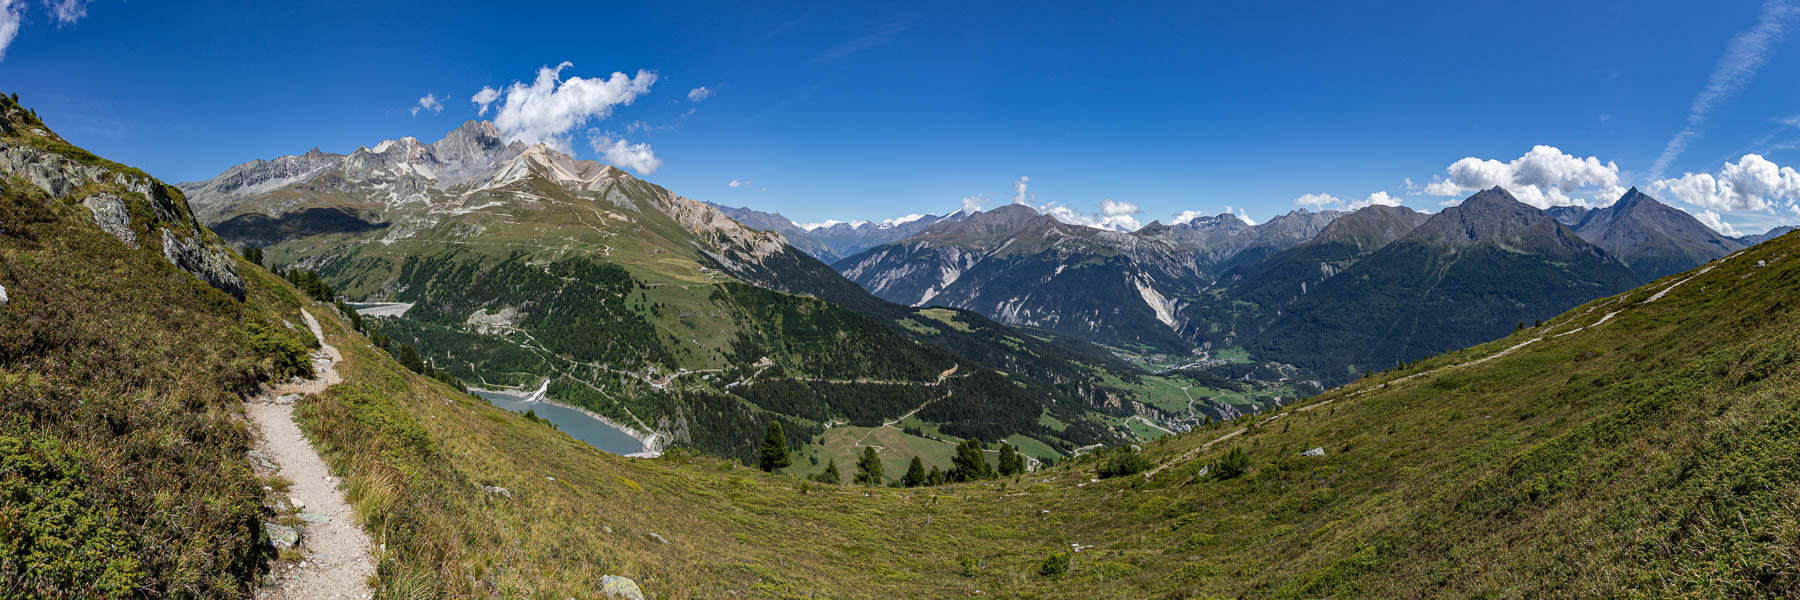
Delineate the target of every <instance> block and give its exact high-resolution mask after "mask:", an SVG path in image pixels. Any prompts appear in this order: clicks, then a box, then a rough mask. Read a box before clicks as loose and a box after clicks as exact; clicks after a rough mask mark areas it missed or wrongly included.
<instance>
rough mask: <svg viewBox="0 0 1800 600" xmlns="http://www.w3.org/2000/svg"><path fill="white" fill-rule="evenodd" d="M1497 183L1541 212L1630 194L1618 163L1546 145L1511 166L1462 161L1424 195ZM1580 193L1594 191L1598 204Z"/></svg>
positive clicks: (1472, 159)
mask: <svg viewBox="0 0 1800 600" xmlns="http://www.w3.org/2000/svg"><path fill="white" fill-rule="evenodd" d="M1496 185H1497V186H1501V187H1504V188H1506V191H1508V192H1512V195H1513V196H1514V197H1516V198H1518V199H1519V201H1520V202H1524V203H1526V204H1530V205H1532V206H1536V207H1538V208H1550V207H1552V206H1567V205H1580V206H1588V205H1590V204H1592V205H1597V206H1606V205H1610V204H1612V203H1613V201H1615V200H1618V199H1619V197H1620V196H1623V195H1625V188H1623V187H1621V186H1620V185H1619V166H1618V165H1617V164H1615V163H1613V162H1611V161H1608V162H1606V163H1604V164H1603V163H1601V162H1600V159H1598V158H1595V157H1592V156H1589V157H1587V158H1578V157H1576V156H1573V155H1570V154H1567V153H1564V152H1563V151H1562V150H1559V149H1557V148H1556V147H1554V146H1542V145H1540V146H1533V147H1532V148H1531V151H1530V152H1526V153H1525V155H1524V156H1520V157H1519V158H1516V159H1513V160H1512V161H1511V162H1500V161H1498V160H1494V159H1480V158H1475V157H1473V156H1470V157H1466V158H1463V159H1462V160H1458V161H1456V162H1454V163H1451V165H1450V166H1449V167H1448V168H1446V169H1444V175H1440V176H1436V177H1433V178H1432V181H1431V183H1428V184H1426V185H1425V193H1427V194H1430V195H1433V196H1463V195H1467V194H1468V193H1470V192H1474V191H1476V190H1482V189H1487V188H1491V187H1494V186H1496ZM1577 192H1591V193H1592V194H1593V197H1594V201H1592V202H1590V201H1589V200H1588V199H1587V198H1577V197H1574V196H1572V195H1571V194H1575V193H1577ZM1448 204H1455V202H1454V201H1452V202H1449V203H1448Z"/></svg>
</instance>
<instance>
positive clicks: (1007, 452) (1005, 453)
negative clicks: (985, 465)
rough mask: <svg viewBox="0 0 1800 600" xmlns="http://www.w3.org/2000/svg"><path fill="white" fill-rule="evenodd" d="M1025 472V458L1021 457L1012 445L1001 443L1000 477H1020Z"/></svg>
mask: <svg viewBox="0 0 1800 600" xmlns="http://www.w3.org/2000/svg"><path fill="white" fill-rule="evenodd" d="M1024 472H1025V458H1024V457H1022V456H1019V451H1018V450H1014V449H1013V447H1012V444H1008V443H1006V442H1000V476H1002V477H1006V476H1010V475H1018V474H1020V473H1024Z"/></svg>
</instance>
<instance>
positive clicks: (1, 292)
mask: <svg viewBox="0 0 1800 600" xmlns="http://www.w3.org/2000/svg"><path fill="white" fill-rule="evenodd" d="M5 305H6V286H4V285H0V306H5Z"/></svg>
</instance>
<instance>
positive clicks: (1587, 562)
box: [0, 103, 1800, 599]
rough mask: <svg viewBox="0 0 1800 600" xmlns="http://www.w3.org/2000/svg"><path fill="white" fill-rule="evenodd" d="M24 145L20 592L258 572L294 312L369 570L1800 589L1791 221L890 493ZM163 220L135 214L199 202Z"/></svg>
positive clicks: (1251, 586) (1, 214) (10, 240)
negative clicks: (106, 186)
mask: <svg viewBox="0 0 1800 600" xmlns="http://www.w3.org/2000/svg"><path fill="white" fill-rule="evenodd" d="M0 108H12V106H11V105H9V104H5V103H0ZM14 112H16V111H7V112H6V114H7V116H8V118H9V123H8V128H7V129H6V135H5V137H4V139H3V141H5V142H6V143H7V146H6V148H8V149H10V148H14V147H19V146H26V147H32V148H42V147H44V146H49V145H51V144H49V142H55V143H57V144H61V145H62V146H58V148H59V150H57V151H54V152H52V153H54V154H57V155H58V156H60V157H64V158H68V159H69V160H72V161H75V162H77V163H78V164H82V165H87V166H99V167H101V168H104V169H106V170H107V171H108V175H117V174H120V173H129V172H127V171H125V168H124V167H118V166H116V165H111V164H109V163H104V162H102V161H100V160H99V159H97V158H93V157H92V155H87V154H85V153H77V152H74V151H73V150H68V151H69V152H70V154H66V155H65V154H63V153H62V152H64V151H65V150H64V149H63V147H66V143H63V142H60V140H59V139H55V138H49V137H48V135H45V136H41V137H42V138H45V139H39V140H38V141H19V139H20V138H17V137H15V136H14V135H13V132H16V131H27V132H29V131H30V130H31V129H33V128H38V126H39V125H40V124H38V123H35V120H31V121H26V120H23V119H21V118H20V117H18V116H15V115H14V114H13V113H14ZM21 123H22V124H23V128H20V124H21ZM67 148H72V147H67ZM82 161H91V162H82ZM9 164H24V165H28V166H27V167H26V168H25V169H24V170H22V171H15V170H12V169H11V168H10V167H9V168H8V170H7V171H6V173H7V175H8V176H9V177H8V178H7V179H6V180H5V181H4V184H3V185H4V191H0V218H3V221H0V222H4V223H5V224H6V227H5V230H4V231H3V232H0V267H4V268H0V286H5V288H6V290H7V300H6V302H5V303H4V304H0V325H4V326H3V327H0V403H3V405H0V408H4V411H3V413H0V414H4V415H6V419H7V420H6V428H5V429H4V431H3V432H0V465H4V467H5V468H4V469H0V490H4V491H5V492H6V495H5V496H3V498H4V499H5V501H4V502H3V503H0V511H4V512H0V515H5V516H6V517H7V519H6V520H0V527H7V528H8V529H7V530H6V532H7V534H8V535H0V552H3V554H0V556H4V557H5V558H6V559H7V560H6V564H7V565H8V567H7V568H5V569H0V589H5V590H8V591H9V592H13V593H9V594H7V595H9V596H26V597H35V596H49V597H57V596H65V597H66V596H75V595H81V596H88V597H92V596H98V597H140V596H144V595H156V596H166V597H216V598H238V597H244V596H247V595H251V594H253V593H254V592H255V590H254V589H253V588H254V586H255V585H256V582H257V581H258V580H259V572H258V567H257V566H256V565H258V564H259V563H260V561H261V560H262V559H263V558H264V557H265V556H266V551H264V550H261V549H259V546H260V544H259V542H260V541H261V539H262V535H263V534H262V533H261V529H262V526H261V524H260V520H261V519H262V518H264V517H266V516H267V515H269V514H270V512H272V511H271V509H269V508H264V507H265V506H273V505H274V504H275V503H276V502H277V500H276V498H275V497H274V496H275V495H274V494H273V493H266V492H264V491H263V487H262V486H263V485H270V486H271V487H274V486H276V485H279V484H280V482H279V481H265V480H261V479H259V478H256V477H254V476H253V475H252V474H251V473H252V472H251V467H250V462H251V461H252V460H253V459H252V458H251V457H250V456H247V455H246V453H245V451H246V450H247V449H248V444H247V440H248V433H247V432H246V431H245V430H244V429H243V428H242V426H241V424H240V423H241V421H240V420H239V419H241V416H240V415H241V413H240V411H241V408H239V407H238V403H237V398H238V395H239V392H242V391H245V390H246V389H247V388H249V387H251V385H252V384H254V383H255V382H258V381H263V380H266V379H269V378H272V377H282V376H285V375H288V374H292V373H295V372H298V371H297V370H299V369H304V368H306V365H308V364H309V363H308V361H307V360H306V359H307V356H306V354H307V348H309V347H313V346H314V345H315V344H318V343H319V342H320V340H317V339H315V338H313V337H312V336H311V334H310V333H302V332H304V329H301V328H298V327H288V325H291V324H292V323H293V320H294V319H299V318H300V317H299V315H300V312H299V311H300V309H301V308H302V307H305V308H306V309H307V310H308V311H309V312H312V313H313V314H316V315H320V316H322V317H323V318H322V319H321V325H322V330H323V333H324V337H325V340H324V341H326V342H328V343H330V344H332V345H333V346H335V347H337V348H338V349H340V350H341V351H342V354H343V360H342V361H341V363H340V364H339V365H338V370H339V373H340V375H341V376H342V378H343V380H344V382H343V383H341V384H339V385H335V386H332V387H331V388H329V389H327V390H326V391H325V392H324V393H323V394H320V395H319V396H317V397H313V398H308V399H305V400H302V401H300V402H299V403H298V404H297V405H296V406H295V413H296V415H297V418H298V419H299V420H300V424H301V426H302V427H303V428H304V430H305V432H306V434H307V437H308V439H310V440H312V441H313V443H315V444H316V445H317V447H318V449H319V450H320V452H321V454H322V455H323V456H324V457H325V458H326V460H327V461H328V462H329V463H330V464H331V465H332V467H333V468H334V469H335V473H336V475H337V476H341V477H342V481H343V487H344V489H345V491H346V493H347V494H348V495H349V497H350V498H351V499H352V501H353V505H354V508H355V510H356V511H357V522H358V523H359V524H361V525H362V526H363V527H365V528H366V529H367V530H368V531H369V533H370V534H371V537H372V538H373V539H375V540H377V541H378V543H379V547H380V552H379V553H378V554H377V555H376V559H377V560H378V561H379V563H380V564H379V566H378V569H377V570H376V581H375V582H374V583H375V584H376V590H377V593H378V594H379V595H380V596H381V597H405V598H417V597H454V598H466V597H551V598H557V597H562V598H566V597H593V596H599V595H602V594H604V592H603V591H602V590H601V589H600V587H601V583H600V581H601V580H602V577H605V576H611V577H625V578H629V579H631V580H633V581H634V582H635V583H634V585H637V586H640V587H642V589H643V591H644V592H645V593H646V596H647V597H653V598H666V599H682V598H720V597H743V598H757V597H766V598H802V597H827V598H894V597H920V598H925V597H930V598H937V597H952V596H988V597H1006V596H1008V595H1012V596H1019V597H1041V598H1094V597H1162V598H1182V597H1209V596H1224V597H1245V598H1320V597H1343V598H1348V597H1406V598H1412V597H1502V598H1514V597H1518V598H1524V597H1530V598H1588V597H1694V598H1713V597H1770V598H1778V597H1792V596H1794V595H1796V594H1800V577H1796V576H1795V573H1797V572H1800V559H1797V558H1796V557H1797V556H1800V542H1796V540H1800V509H1797V508H1796V503H1795V502H1794V498H1795V497H1796V496H1800V464H1797V463H1796V461H1795V460H1794V458H1793V457H1795V456H1796V455H1800V368H1797V367H1800V313H1796V312H1795V311H1794V307H1793V302H1792V299H1793V298H1794V297H1795V296H1796V295H1800V260H1796V257H1800V236H1786V237H1782V238H1778V239H1775V240H1771V241H1769V242H1766V243H1764V244H1760V245H1758V246H1755V247H1752V248H1749V249H1747V250H1743V251H1740V252H1738V253H1735V254H1733V255H1730V256H1728V257H1725V258H1722V259H1719V260H1716V261H1713V262H1711V263H1708V264H1707V265H1705V266H1703V267H1701V268H1699V269H1696V270H1694V271H1689V272H1685V273H1682V274H1679V275H1675V276H1672V277H1667V278H1664V279H1662V280H1659V281H1657V282H1655V283H1653V284H1651V285H1648V286H1644V287H1641V288H1638V289H1635V290H1632V291H1629V292H1626V293H1623V294H1620V295H1617V296H1613V297H1609V298H1601V299H1598V300H1594V301H1592V302H1589V303H1587V304H1585V305H1583V306H1579V307H1575V308H1574V309H1572V310H1570V311H1568V312H1566V313H1564V314H1562V315H1560V316H1557V317H1553V318H1550V319H1547V320H1546V321H1545V322H1544V323H1542V324H1541V325H1537V326H1533V327H1529V328H1526V329H1523V330H1519V331H1515V332H1513V333H1512V334H1511V335H1510V336H1508V337H1506V338H1504V339H1498V340H1494V341H1491V342H1488V343H1484V344H1481V345H1479V346H1475V347H1472V348H1468V349H1463V350H1457V351H1453V352H1448V353H1444V354H1441V355H1438V356H1435V357H1431V358H1427V359H1424V360H1421V361H1418V362H1416V363H1412V364H1410V365H1408V366H1406V367H1404V368H1400V369H1394V370H1390V371H1387V372H1381V373H1374V374H1372V375H1371V376H1370V377H1368V378H1366V379H1364V380H1361V381H1358V382H1356V383H1354V384H1351V385H1348V386H1345V387H1341V388H1338V389H1334V390H1331V391H1329V392H1327V393H1326V394H1324V395H1321V396H1319V397H1317V398H1313V399H1309V400H1307V401H1304V402H1301V403H1298V404H1295V405H1292V406H1289V407H1287V408H1286V409H1284V410H1282V411H1280V412H1275V413H1271V414H1266V415H1259V416H1254V417H1248V418H1244V419H1240V420H1238V421H1235V422H1231V423H1219V424H1214V425H1211V426H1209V427H1206V428H1203V429H1201V430H1198V431H1195V432H1193V433H1188V434H1182V435H1171V436H1167V437H1164V438H1162V440H1161V441H1158V442H1155V443H1148V444H1144V445H1143V449H1142V450H1141V451H1139V452H1136V453H1135V454H1136V455H1137V458H1139V459H1141V460H1142V461H1143V463H1144V464H1145V466H1147V467H1148V470H1146V471H1144V473H1145V474H1143V475H1131V476H1125V477H1113V478H1102V477H1100V476H1099V475H1100V473H1098V471H1099V470H1100V468H1101V467H1103V466H1105V467H1107V468H1108V470H1109V471H1111V470H1112V469H1111V467H1112V466H1114V465H1124V464H1126V463H1130V462H1136V461H1134V460H1129V459H1130V458H1131V456H1130V455H1131V454H1133V453H1132V452H1131V451H1130V450H1127V449H1124V448H1121V449H1114V450H1106V451H1104V452H1102V453H1099V454H1087V455H1083V458H1079V459H1075V460H1071V461H1067V462H1064V463H1062V464H1059V465H1058V466H1056V467H1054V468H1050V469H1046V470H1042V471H1038V472H1033V473H1030V474H1028V475H1023V476H1020V477H1016V478H1012V479H1003V480H990V481H982V482H975V483H963V484H950V485H945V486H932V487H928V488H911V489H889V488H884V487H862V486H858V487H851V486H844V485H831V484H813V483H808V482H802V481H799V480H796V479H794V478H791V477H786V476H781V475H772V474H765V473H762V472H760V471H756V470H751V469H744V468H741V467H737V466H735V465H734V464H732V463H730V462H726V461H720V460H716V459H711V458H706V457H702V456H695V455H693V454H689V453H684V452H672V453H670V454H668V455H666V456H664V457H663V458H661V459H650V460H644V459H626V458H623V457H619V456H614V455H608V454H604V453H601V452H598V451H595V450H594V449H593V448H592V447H590V446H588V445H586V444H584V443H583V442H580V441H578V440H575V439H573V438H570V437H569V436H568V435H566V434H564V433H562V432H560V431H557V430H555V429H553V428H550V427H547V426H544V425H543V424H541V423H538V422H535V421H533V420H530V419H528V418H526V417H523V416H520V415H517V414H513V413H509V412H506V411H504V410H501V409H499V408H496V407H494V406H492V405H489V404H487V403H486V402H483V401H481V400H478V399H475V398H472V397H469V396H467V395H465V394H462V393H460V392H458V391H457V390H455V389H453V388H451V387H448V386H446V385H444V384H442V383H441V382H436V381H432V380H429V379H426V378H423V377H420V376H418V375H416V374H414V373H411V372H408V371H407V370H406V369H405V368H403V367H401V366H400V365H399V364H398V363H396V362H395V361H394V360H393V358H391V357H390V356H388V355H387V354H386V353H384V352H382V351H381V350H379V349H377V348H376V347H375V346H374V345H372V344H371V343H370V341H369V340H368V339H366V338H364V337H363V336H361V335H358V334H357V333H355V332H354V331H353V330H352V329H351V328H350V327H349V326H347V325H346V324H345V323H344V322H343V320H341V319H340V318H338V317H337V316H336V315H335V314H334V313H333V312H332V309H331V308H330V307H328V306H325V305H321V304H318V303H314V302H311V301H309V300H306V299H305V298H304V297H302V296H301V295H300V293H299V292H298V290H296V289H295V288H294V287H293V286H291V285H289V284H287V283H286V282H284V281H282V280H280V279H278V278H275V277H273V276H272V275H271V274H269V273H267V272H266V271H263V270H261V269H259V268H256V267H255V266H253V265H251V264H250V263H247V262H243V261H240V260H237V259H235V257H233V261H232V262H233V264H234V265H235V266H234V269H235V271H236V272H237V273H238V275H239V276H240V278H241V280H242V281H243V288H244V292H245V295H244V300H243V301H241V302H240V301H238V300H237V299H235V298H233V297H231V296H230V295H229V294H226V293H223V292H222V291H221V290H219V289H218V288H216V287H214V286H213V285H211V284H208V283H206V282H203V281H202V280H201V279H199V278H197V277H194V276H191V275H192V274H191V273H189V272H186V271H183V270H180V268H179V267H178V266H176V265H175V264H173V263H172V262H171V261H170V260H168V259H167V257H165V256H163V255H162V254H161V253H160V252H158V251H156V250H154V249H153V248H148V247H144V246H140V247H137V248H133V247H132V246H131V245H129V244H128V243H127V242H126V241H125V240H124V239H123V238H121V237H120V236H118V235H117V234H116V233H115V231H116V230H117V228H113V229H111V230H109V229H108V227H110V225H112V224H117V221H116V220H113V219H111V218H102V219H99V220H98V221H97V220H96V219H95V217H96V216H98V215H100V214H101V213H100V211H96V210H94V209H92V208H89V207H87V206H85V202H84V200H85V198H84V197H83V196H81V194H86V193H90V192H92V191H94V190H96V189H97V188H96V187H91V186H94V184H95V182H93V181H91V180H90V181H88V182H86V183H85V184H83V185H82V186H75V187H70V188H64V187H58V186H56V185H49V186H43V185H40V182H56V181H65V182H66V181H74V179H73V178H67V177H46V176H44V175H47V174H49V173H52V172H55V173H71V172H73V171H69V170H65V169H63V168H62V166H61V165H62V163H56V162H55V161H44V160H32V161H29V162H18V163H9ZM52 164H56V165H58V166H57V168H55V169H53V170H52V169H47V168H40V167H47V166H48V165H52ZM34 179H35V181H34ZM46 187H48V188H49V189H48V190H47V189H46ZM58 190H61V191H58ZM170 197H171V198H176V199H179V198H180V195H179V194H170ZM131 200H132V201H134V202H135V201H136V200H137V198H135V197H134V198H132V199H131ZM179 204H180V203H179V202H177V203H176V205H177V206H179ZM150 214H152V213H151V212H149V211H134V212H133V213H132V216H131V218H130V220H129V223H130V225H129V229H128V230H129V231H132V232H140V233H141V232H143V231H145V230H146V228H147V227H148V226H150V225H152V224H156V226H158V227H170V226H176V227H179V226H182V225H189V226H191V225H192V223H191V220H188V221H175V220H170V221H159V222H154V223H153V222H152V221H151V220H150V217H149V215H150ZM1527 221H1529V220H1527ZM194 229H195V230H196V233H195V235H196V236H199V237H200V238H202V241H201V242H199V244H200V245H201V246H202V247H210V242H208V241H206V239H207V238H206V234H205V233H203V230H200V228H198V227H197V226H194ZM1470 229H1474V230H1482V231H1489V232H1493V231H1494V230H1491V229H1489V228H1487V227H1485V226H1482V225H1476V226H1474V227H1465V228H1462V230H1464V231H1467V230H1470ZM1527 229H1530V228H1529V227H1528V228H1527ZM1539 231H1541V230H1539ZM158 237H160V236H158ZM1507 239H1509V240H1517V242H1518V245H1520V246H1532V245H1533V244H1531V243H1528V240H1525V239H1523V237H1522V236H1521V237H1508V238H1507ZM1396 243H1399V242H1396ZM1390 245H1392V244H1390ZM1478 246H1480V244H1474V245H1472V246H1470V247H1478ZM283 321H287V322H286V323H284V322H283ZM1009 385H1010V384H1009ZM1315 448H1316V449H1318V452H1317V453H1308V454H1314V455H1311V456H1304V455H1302V452H1304V451H1307V450H1310V449H1315ZM872 449H873V448H872ZM874 450H875V451H876V452H877V453H880V454H892V453H901V452H904V449H902V448H897V447H883V448H880V449H874ZM1233 457H1238V458H1241V459H1242V460H1241V461H1233V460H1230V459H1231V458H1233ZM1227 464H1236V465H1240V466H1241V467H1242V473H1241V474H1237V475H1236V476H1230V477H1227V476H1224V475H1223V474H1222V473H1223V471H1224V469H1223V467H1224V466H1226V465H1227ZM48 550H54V551H48ZM1071 550H1079V551H1077V552H1071ZM16 569H24V570H25V571H24V572H21V571H19V570H16ZM1058 571H1061V572H1060V573H1059V572H1058Z"/></svg>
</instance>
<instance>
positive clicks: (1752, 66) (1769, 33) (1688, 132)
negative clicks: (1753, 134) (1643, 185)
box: [1650, 0, 1800, 179]
mask: <svg viewBox="0 0 1800 600" xmlns="http://www.w3.org/2000/svg"><path fill="white" fill-rule="evenodd" d="M1797 14H1800V8H1796V7H1795V6H1793V5H1790V4H1789V3H1788V2H1787V0H1764V2H1763V6H1762V13H1761V14H1760V15H1758V16H1757V19H1756V24H1755V25H1752V26H1751V27H1750V28H1749V29H1746V30H1744V31H1743V32H1741V33H1739V34H1737V36H1735V37H1732V38H1731V42H1730V43H1728V44H1727V45H1726V46H1725V55H1724V56H1721V57H1719V64H1718V65H1716V66H1714V67H1713V72H1712V76H1711V77H1709V78H1707V80H1706V87H1704V88H1701V89H1700V93H1699V94H1696V95H1695V96H1694V102H1693V104H1690V105H1689V106H1688V115H1687V125H1686V126H1685V127H1683V128H1682V130H1681V132H1680V133H1677V134H1675V137H1673V138H1670V139H1669V144H1668V145H1667V146H1664V147H1663V151H1662V154H1661V155H1659V156H1657V157H1656V163H1655V164H1654V165H1652V166H1651V167H1650V178H1651V179H1657V178H1660V177H1662V174H1663V171H1664V170H1665V169H1668V168H1669V164H1670V163H1672V162H1675V159H1676V158H1677V157H1680V156H1681V153H1682V152H1685V151H1687V147H1688V144H1689V143H1691V142H1693V141H1694V139H1695V138H1698V137H1700V126H1701V125H1704V124H1705V123H1706V120H1707V118H1709V117H1711V116H1712V113H1713V111H1714V110H1715V109H1717V108H1718V106H1719V104H1720V103H1722V102H1724V101H1725V100H1727V99H1730V98H1731V97H1732V96H1735V95H1737V93H1738V92H1741V91H1743V89H1744V86H1746V85H1748V84H1749V83H1750V80H1751V79H1754V78H1755V77H1756V72H1757V71H1758V70H1761V69H1762V66H1763V63H1765V62H1767V61H1768V58H1769V48H1770V47H1772V46H1774V45H1775V44H1776V43H1778V42H1780V41H1781V36H1782V33H1783V30H1784V29H1786V28H1787V25H1788V24H1789V22H1790V21H1792V20H1793V18H1794V16H1795V15H1797Z"/></svg>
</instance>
